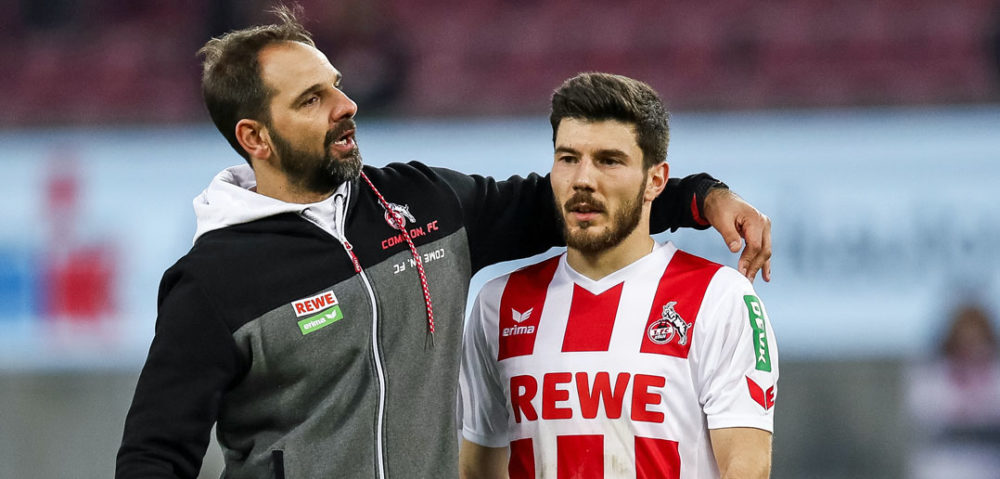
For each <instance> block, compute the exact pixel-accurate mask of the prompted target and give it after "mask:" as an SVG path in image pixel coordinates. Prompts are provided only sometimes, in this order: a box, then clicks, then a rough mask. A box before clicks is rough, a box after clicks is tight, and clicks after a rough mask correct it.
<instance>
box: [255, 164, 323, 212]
mask: <svg viewBox="0 0 1000 479" xmlns="http://www.w3.org/2000/svg"><path fill="white" fill-rule="evenodd" d="M255 173H256V175H257V193H259V194H262V195H264V196H270V197H271V198H275V199H278V200H281V201H284V202H285V203H297V204H309V203H316V202H319V201H323V200H325V199H327V198H329V197H330V196H331V195H333V191H327V192H324V193H317V192H315V191H310V190H306V189H304V188H301V187H298V185H295V184H292V183H291V182H290V181H288V177H287V176H285V175H283V174H280V173H275V172H273V171H269V170H266V169H263V168H261V169H258V170H257V171H256V172H255Z"/></svg>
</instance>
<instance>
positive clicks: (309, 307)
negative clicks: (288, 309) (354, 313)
mask: <svg viewBox="0 0 1000 479" xmlns="http://www.w3.org/2000/svg"><path fill="white" fill-rule="evenodd" d="M292 308H293V309H294V310H295V317H297V318H302V317H303V316H306V317H305V318H303V319H301V320H299V330H301V331H302V335H303V336H305V335H307V334H309V333H312V332H314V331H318V330H320V329H322V328H325V327H327V326H329V325H331V324H333V323H335V322H337V321H340V320H341V319H343V318H344V313H342V312H341V311H340V302H338V301H337V297H336V296H334V294H333V291H332V290H331V291H325V292H322V293H320V294H317V295H315V296H310V297H308V298H303V299H300V300H298V301H293V302H292Z"/></svg>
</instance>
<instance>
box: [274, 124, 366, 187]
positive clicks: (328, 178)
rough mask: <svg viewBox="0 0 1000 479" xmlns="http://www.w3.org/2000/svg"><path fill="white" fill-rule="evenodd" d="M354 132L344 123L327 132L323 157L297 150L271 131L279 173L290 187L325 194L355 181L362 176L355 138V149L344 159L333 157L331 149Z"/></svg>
mask: <svg viewBox="0 0 1000 479" xmlns="http://www.w3.org/2000/svg"><path fill="white" fill-rule="evenodd" d="M354 128H355V124H354V121H353V120H343V121H341V122H340V123H338V124H337V126H336V127H334V128H333V129H331V130H329V131H327V132H326V137H325V138H324V139H323V153H314V152H310V151H305V150H301V149H299V148H296V147H295V145H292V143H291V142H289V141H288V140H286V139H285V137H284V136H282V135H281V134H280V133H278V132H277V131H276V130H275V129H274V128H271V139H272V140H273V141H274V148H275V150H277V153H278V156H279V158H280V160H281V161H280V163H281V170H282V172H283V173H284V174H285V175H286V176H287V177H288V181H289V183H291V184H292V185H294V186H295V187H297V188H299V189H302V190H305V191H309V192H312V193H318V194H326V193H330V192H332V191H334V190H336V189H337V187H339V186H340V185H341V184H342V183H344V182H345V181H354V180H356V179H357V178H358V177H359V176H360V175H361V152H360V151H359V150H358V146H357V143H356V142H357V139H356V137H355V146H354V148H353V149H351V151H349V152H347V153H345V154H343V155H339V156H335V155H334V154H333V153H332V152H331V149H330V147H331V146H332V145H333V143H334V142H335V141H337V139H338V138H339V137H340V136H342V135H343V134H344V133H345V132H347V131H348V130H351V129H354Z"/></svg>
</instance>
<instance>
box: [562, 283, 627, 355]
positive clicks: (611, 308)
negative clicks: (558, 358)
mask: <svg viewBox="0 0 1000 479" xmlns="http://www.w3.org/2000/svg"><path fill="white" fill-rule="evenodd" d="M623 286H625V283H619V284H618V286H615V287H614V288H611V289H608V290H607V291H605V292H603V293H601V294H596V295H595V294H593V293H591V292H590V291H587V290H586V289H584V288H582V287H580V285H578V284H574V285H573V300H572V303H571V304H570V307H569V320H567V321H566V333H565V334H564V335H563V344H562V351H563V352H564V353H569V352H576V351H607V350H608V345H609V344H611V330H613V329H614V327H615V316H616V315H617V314H618V301H619V300H620V299H621V297H622V287H623Z"/></svg>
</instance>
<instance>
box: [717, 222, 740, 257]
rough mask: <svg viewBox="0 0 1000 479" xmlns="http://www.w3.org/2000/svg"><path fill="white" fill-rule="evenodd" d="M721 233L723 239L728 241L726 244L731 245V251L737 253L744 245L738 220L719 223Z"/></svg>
mask: <svg viewBox="0 0 1000 479" xmlns="http://www.w3.org/2000/svg"><path fill="white" fill-rule="evenodd" d="M718 230H719V234H720V235H722V241H725V242H726V246H728V247H729V251H732V252H733V253H736V252H738V251H739V250H740V247H741V246H743V240H742V239H740V232H739V230H738V229H737V225H736V221H725V222H722V223H720V224H719V225H718Z"/></svg>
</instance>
